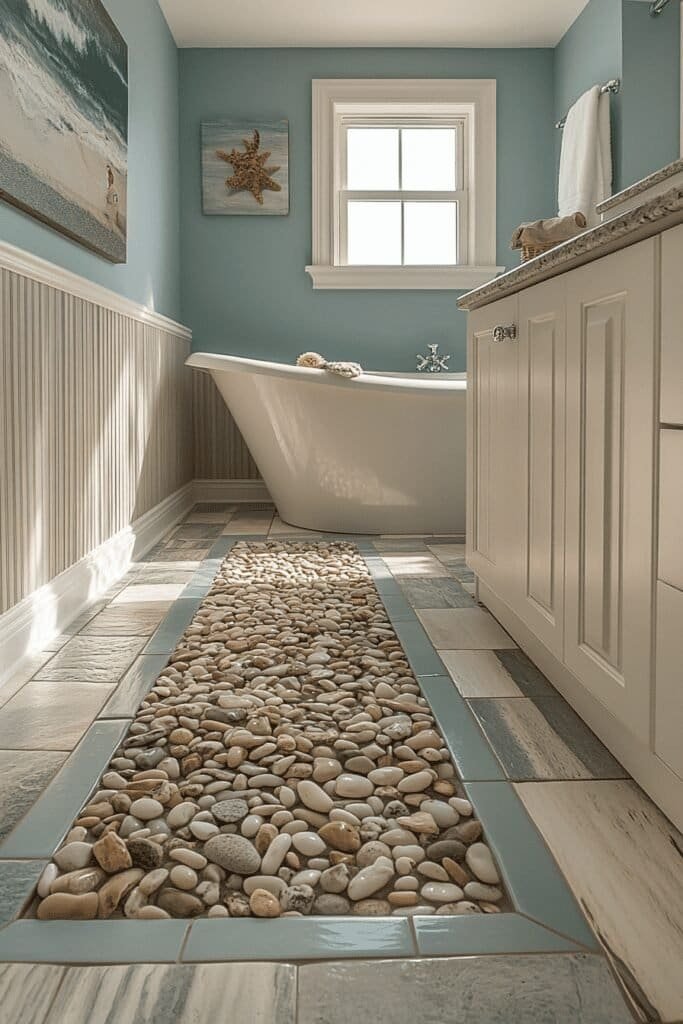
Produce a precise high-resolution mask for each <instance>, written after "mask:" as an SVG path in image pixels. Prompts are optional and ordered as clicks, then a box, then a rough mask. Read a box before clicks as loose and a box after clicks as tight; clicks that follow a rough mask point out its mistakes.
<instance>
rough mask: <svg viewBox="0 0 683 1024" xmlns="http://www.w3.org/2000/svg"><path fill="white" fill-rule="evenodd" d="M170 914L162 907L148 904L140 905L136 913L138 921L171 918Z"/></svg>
mask: <svg viewBox="0 0 683 1024" xmlns="http://www.w3.org/2000/svg"><path fill="white" fill-rule="evenodd" d="M170 916H171V915H170V914H168V913H167V912H166V911H165V910H162V908H161V907H153V906H149V905H148V906H146V907H140V909H139V910H138V912H137V914H136V915H135V918H136V920H138V921H156V920H161V919H162V918H169V917H170Z"/></svg>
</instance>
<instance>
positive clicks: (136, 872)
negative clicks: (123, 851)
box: [97, 868, 144, 918]
mask: <svg viewBox="0 0 683 1024" xmlns="http://www.w3.org/2000/svg"><path fill="white" fill-rule="evenodd" d="M143 875H144V871H142V870H140V868H131V869H130V870H129V871H122V872H121V874H120V875H112V876H111V878H109V879H108V881H106V882H105V883H104V885H103V886H102V888H101V889H100V891H99V892H98V894H97V895H98V897H99V907H98V910H97V916H98V917H100V918H107V917H111V915H112V914H113V913H114V911H115V910H116V908H117V907H118V905H119V903H120V902H121V900H122V899H124V898H125V897H126V896H127V895H128V893H129V892H130V891H131V889H132V888H134V886H136V885H137V884H138V882H139V881H140V879H141V878H142V877H143Z"/></svg>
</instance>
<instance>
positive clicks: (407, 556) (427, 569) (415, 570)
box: [382, 551, 448, 577]
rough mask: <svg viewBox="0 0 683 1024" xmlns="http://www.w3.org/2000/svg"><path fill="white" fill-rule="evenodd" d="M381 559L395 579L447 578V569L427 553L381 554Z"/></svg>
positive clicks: (388, 552)
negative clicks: (403, 577) (415, 577)
mask: <svg viewBox="0 0 683 1024" xmlns="http://www.w3.org/2000/svg"><path fill="white" fill-rule="evenodd" d="M382 558H383V559H384V561H385V562H386V565H387V567H388V569H389V571H390V572H392V573H393V574H394V576H396V577H402V576H432V577H434V576H444V577H448V569H446V568H445V566H443V565H442V564H441V562H440V561H439V559H438V558H435V557H434V555H431V554H429V552H427V551H401V552H391V551H385V552H383V553H382Z"/></svg>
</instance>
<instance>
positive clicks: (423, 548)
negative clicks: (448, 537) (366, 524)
mask: <svg viewBox="0 0 683 1024" xmlns="http://www.w3.org/2000/svg"><path fill="white" fill-rule="evenodd" d="M373 544H374V548H375V551H379V552H380V553H383V552H385V551H394V552H398V551H409V552H412V553H415V552H419V553H420V554H421V555H422V554H424V555H426V554H428V551H427V544H426V541H425V540H423V539H422V538H419V537H404V538H400V537H396V538H394V539H393V540H392V539H391V538H387V537H376V538H375V540H374V541H373Z"/></svg>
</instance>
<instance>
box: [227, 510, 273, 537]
mask: <svg viewBox="0 0 683 1024" xmlns="http://www.w3.org/2000/svg"><path fill="white" fill-rule="evenodd" d="M272 521H273V513H272V512H247V511H245V512H236V513H235V515H234V516H232V517H231V519H230V522H229V523H228V525H227V526H226V527H225V529H224V530H223V534H225V535H232V534H250V533H265V534H267V533H268V531H269V529H270V524H271V523H272Z"/></svg>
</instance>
